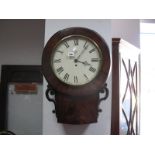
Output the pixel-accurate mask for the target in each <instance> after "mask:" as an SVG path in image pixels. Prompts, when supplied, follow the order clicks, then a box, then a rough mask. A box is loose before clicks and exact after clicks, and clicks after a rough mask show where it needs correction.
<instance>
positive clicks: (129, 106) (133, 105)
mask: <svg viewBox="0 0 155 155" xmlns="http://www.w3.org/2000/svg"><path fill="white" fill-rule="evenodd" d="M137 72H138V71H137V62H135V61H131V60H130V59H123V58H122V60H121V92H120V94H121V98H120V103H121V104H120V112H121V114H120V134H127V135H135V134H138V104H137V103H138V102H137V100H138V76H137Z"/></svg>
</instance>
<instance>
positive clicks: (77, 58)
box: [76, 47, 87, 60]
mask: <svg viewBox="0 0 155 155" xmlns="http://www.w3.org/2000/svg"><path fill="white" fill-rule="evenodd" d="M86 49H87V47H84V49H83V50H82V52H81V53H80V54H79V56H78V57H77V58H76V60H79V58H80V57H81V55H82V54H83V53H84V51H85V50H86Z"/></svg>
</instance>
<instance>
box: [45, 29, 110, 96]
mask: <svg viewBox="0 0 155 155" xmlns="http://www.w3.org/2000/svg"><path fill="white" fill-rule="evenodd" d="M73 36H82V37H84V38H87V39H89V40H90V41H91V42H93V43H94V44H95V46H97V47H98V49H99V50H100V55H101V57H102V59H103V62H102V63H101V66H100V70H99V71H98V74H97V75H96V77H95V78H94V79H93V80H92V81H90V82H89V83H86V84H83V85H69V84H66V83H64V82H62V81H61V80H60V79H58V78H57V77H56V75H55V73H54V71H53V69H52V68H53V67H52V66H51V56H52V55H53V52H54V50H55V48H56V46H57V45H58V44H59V43H60V42H61V41H62V40H63V39H65V38H68V37H73ZM109 70H110V53H109V49H108V46H107V44H106V42H105V41H104V39H103V38H102V37H101V36H100V35H99V34H98V33H96V32H95V31H93V30H90V29H87V28H82V27H72V28H67V29H64V30H61V31H58V32H57V33H55V34H54V35H53V36H52V37H51V38H50V39H49V40H48V42H47V44H46V46H45V48H44V51H43V55H42V72H43V75H44V76H45V78H46V80H47V82H48V83H49V84H50V85H51V86H52V88H53V89H54V90H55V91H57V92H60V93H63V94H68V95H73V96H75V95H76V96H77V95H78V96H81V95H89V94H93V93H95V92H98V91H99V90H101V88H102V87H103V85H104V83H105V81H106V79H107V77H108V74H109Z"/></svg>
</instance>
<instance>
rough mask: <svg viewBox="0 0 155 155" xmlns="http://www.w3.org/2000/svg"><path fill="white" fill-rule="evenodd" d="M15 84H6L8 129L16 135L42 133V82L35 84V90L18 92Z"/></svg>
mask: <svg viewBox="0 0 155 155" xmlns="http://www.w3.org/2000/svg"><path fill="white" fill-rule="evenodd" d="M18 84H19V83H18ZM30 84H31V83H30ZM15 86H16V84H15V83H9V84H8V109H7V110H8V115H7V116H8V121H7V122H8V124H7V126H8V130H9V131H12V132H13V133H15V134H18V135H38V134H42V102H43V98H42V95H43V89H42V84H38V83H37V84H36V86H37V91H36V92H20V93H19V92H17V91H15Z"/></svg>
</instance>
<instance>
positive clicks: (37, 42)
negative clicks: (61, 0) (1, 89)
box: [0, 20, 44, 75]
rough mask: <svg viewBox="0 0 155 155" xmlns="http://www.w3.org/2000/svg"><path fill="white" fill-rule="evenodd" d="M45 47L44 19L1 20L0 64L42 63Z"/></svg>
mask: <svg viewBox="0 0 155 155" xmlns="http://www.w3.org/2000/svg"><path fill="white" fill-rule="evenodd" d="M43 47H44V20H0V65H2V64H6V65H8V64H10V65H12V64H19V65H40V64H41V56H42V51H43ZM0 75H1V67H0Z"/></svg>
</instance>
